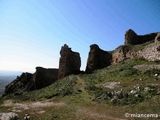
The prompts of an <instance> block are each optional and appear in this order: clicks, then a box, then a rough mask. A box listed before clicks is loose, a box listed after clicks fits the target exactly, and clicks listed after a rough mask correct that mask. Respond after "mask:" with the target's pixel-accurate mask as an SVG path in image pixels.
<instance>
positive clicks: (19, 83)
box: [4, 72, 33, 95]
mask: <svg viewBox="0 0 160 120" xmlns="http://www.w3.org/2000/svg"><path fill="white" fill-rule="evenodd" d="M32 77H33V74H31V73H27V72H26V73H22V74H21V76H17V78H16V79H15V80H14V81H12V82H11V83H10V84H8V85H7V86H6V88H5V92H4V95H7V94H10V93H14V92H16V91H18V90H21V89H26V88H27V85H28V83H30V82H31V79H32Z"/></svg>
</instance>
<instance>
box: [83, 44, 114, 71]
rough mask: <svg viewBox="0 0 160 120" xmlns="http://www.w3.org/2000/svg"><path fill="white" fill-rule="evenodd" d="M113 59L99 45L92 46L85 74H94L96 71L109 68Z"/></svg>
mask: <svg viewBox="0 0 160 120" xmlns="http://www.w3.org/2000/svg"><path fill="white" fill-rule="evenodd" d="M111 59H112V55H111V53H109V52H107V51H104V50H101V49H100V48H99V46H98V45H96V44H93V45H91V46H90V52H89V54H88V60H87V66H86V70H85V72H86V73H92V72H93V71H94V70H96V69H101V68H104V67H107V66H109V65H110V64H111Z"/></svg>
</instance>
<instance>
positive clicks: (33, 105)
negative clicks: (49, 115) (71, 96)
mask: <svg viewBox="0 0 160 120" xmlns="http://www.w3.org/2000/svg"><path fill="white" fill-rule="evenodd" d="M64 105H66V104H65V103H64V102H50V101H49V100H45V101H37V102H28V103H13V101H12V100H7V101H5V103H4V104H3V105H2V106H6V107H12V110H11V111H12V112H22V111H23V110H29V109H32V110H34V109H35V110H36V111H37V112H38V113H44V112H45V111H43V112H40V111H39V110H41V108H42V107H50V106H64ZM41 111H42V110H41Z"/></svg>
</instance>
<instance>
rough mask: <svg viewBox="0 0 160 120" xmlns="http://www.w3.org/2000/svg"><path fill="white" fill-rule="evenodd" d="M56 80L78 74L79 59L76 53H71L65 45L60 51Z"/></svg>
mask: <svg viewBox="0 0 160 120" xmlns="http://www.w3.org/2000/svg"><path fill="white" fill-rule="evenodd" d="M60 55H61V57H60V60H59V72H58V79H61V78H64V77H65V76H68V75H70V74H77V73H80V66H81V58H80V55H79V53H78V52H73V51H72V50H71V48H69V47H68V46H67V45H66V44H65V45H64V46H62V48H61V51H60Z"/></svg>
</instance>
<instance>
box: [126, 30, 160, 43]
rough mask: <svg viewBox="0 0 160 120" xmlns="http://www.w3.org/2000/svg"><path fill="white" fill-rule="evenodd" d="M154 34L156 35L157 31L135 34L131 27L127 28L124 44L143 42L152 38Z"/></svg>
mask: <svg viewBox="0 0 160 120" xmlns="http://www.w3.org/2000/svg"><path fill="white" fill-rule="evenodd" d="M156 35H157V32H156V33H150V34H146V35H137V34H136V33H135V32H134V31H133V30H132V29H129V30H127V31H126V33H125V45H127V44H131V45H137V44H143V43H145V42H148V41H151V40H154V39H155V37H156Z"/></svg>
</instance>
